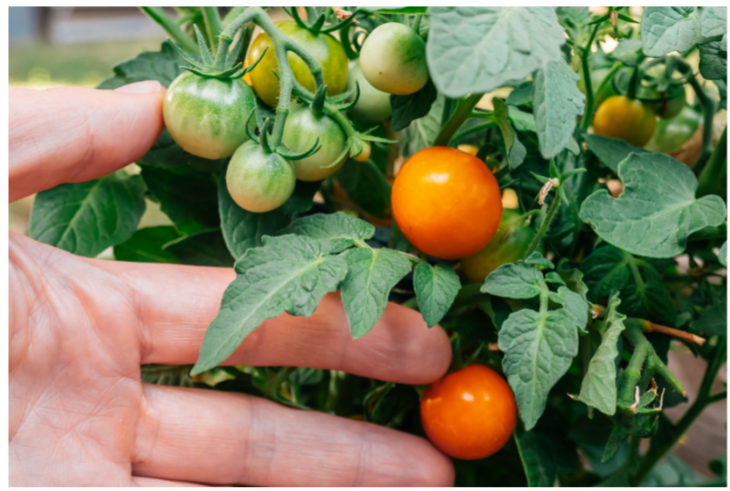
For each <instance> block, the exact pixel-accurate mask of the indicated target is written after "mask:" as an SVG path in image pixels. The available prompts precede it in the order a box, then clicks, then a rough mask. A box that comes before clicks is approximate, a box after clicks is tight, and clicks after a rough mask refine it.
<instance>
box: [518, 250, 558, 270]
mask: <svg viewBox="0 0 730 491" xmlns="http://www.w3.org/2000/svg"><path fill="white" fill-rule="evenodd" d="M525 264H529V265H531V266H541V267H543V268H545V269H554V268H555V265H554V264H553V262H552V261H550V260H549V259H547V258H546V257H544V256H543V255H542V254H540V253H539V252H537V251H535V252H533V253H532V254H530V256H529V257H528V258H527V259H525Z"/></svg>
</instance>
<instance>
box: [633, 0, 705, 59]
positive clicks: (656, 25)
mask: <svg viewBox="0 0 730 491" xmlns="http://www.w3.org/2000/svg"><path fill="white" fill-rule="evenodd" d="M701 40H702V28H701V26H700V19H699V15H698V11H697V8H696V7H646V8H645V9H644V14H643V15H642V17H641V42H642V44H643V46H644V54H645V55H647V56H654V57H657V56H664V55H667V54H669V53H671V52H672V51H680V52H681V51H686V50H688V49H689V48H691V47H692V46H693V45H694V44H696V43H697V42H699V41H701Z"/></svg>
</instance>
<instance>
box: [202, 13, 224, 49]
mask: <svg viewBox="0 0 730 491" xmlns="http://www.w3.org/2000/svg"><path fill="white" fill-rule="evenodd" d="M201 9H202V11H203V21H204V22H205V31H206V33H207V34H208V46H210V49H211V51H215V49H216V47H218V36H220V35H221V32H223V26H222V25H221V17H220V15H219V14H218V8H217V7H201Z"/></svg>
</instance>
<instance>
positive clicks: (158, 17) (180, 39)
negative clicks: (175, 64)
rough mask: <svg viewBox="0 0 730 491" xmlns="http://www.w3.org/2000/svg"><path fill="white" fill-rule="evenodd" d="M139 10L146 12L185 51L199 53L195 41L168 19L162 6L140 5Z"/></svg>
mask: <svg viewBox="0 0 730 491" xmlns="http://www.w3.org/2000/svg"><path fill="white" fill-rule="evenodd" d="M140 10H141V11H142V12H144V13H145V14H147V16H148V17H149V18H150V19H152V20H153V21H155V22H157V23H158V24H159V25H160V27H162V28H163V29H164V30H165V32H166V33H167V35H168V36H170V37H171V38H172V39H173V40H174V41H175V42H177V43H178V44H179V45H180V46H182V47H183V49H184V50H185V51H187V52H188V53H193V54H196V55H197V54H200V49H199V48H198V45H197V43H196V42H195V41H193V40H192V39H190V38H189V37H188V36H187V35H185V33H184V32H182V30H180V26H178V25H177V24H175V22H173V21H172V19H170V18H169V17H168V16H167V14H166V13H165V11H164V10H162V7H140Z"/></svg>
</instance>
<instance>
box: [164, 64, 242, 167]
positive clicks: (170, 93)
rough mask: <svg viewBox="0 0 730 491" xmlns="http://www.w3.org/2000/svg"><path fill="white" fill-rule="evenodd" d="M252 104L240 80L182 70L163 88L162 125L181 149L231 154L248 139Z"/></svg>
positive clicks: (204, 154)
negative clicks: (247, 120) (212, 76)
mask: <svg viewBox="0 0 730 491" xmlns="http://www.w3.org/2000/svg"><path fill="white" fill-rule="evenodd" d="M254 104H255V96H254V94H253V91H252V90H251V87H249V86H248V84H246V82H244V81H243V80H241V79H240V78H239V79H236V80H225V81H224V80H218V79H216V78H207V77H201V76H199V75H196V74H194V73H192V72H185V73H183V74H182V75H180V76H179V77H177V78H176V79H175V80H174V81H173V82H172V84H170V88H168V89H167V93H166V94H165V100H164V102H163V104H162V115H163V117H164V118H165V126H166V127H167V131H168V132H170V136H172V139H173V140H175V143H177V144H178V145H180V146H181V147H182V148H183V150H185V151H186V152H189V153H191V154H193V155H196V156H198V157H203V158H204V159H211V160H217V159H222V158H226V157H230V156H231V155H233V152H235V151H236V149H237V148H238V147H240V146H241V144H242V143H244V142H245V141H247V140H248V135H246V125H245V122H246V118H247V117H248V115H249V114H250V113H251V111H252V110H253V108H254Z"/></svg>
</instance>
